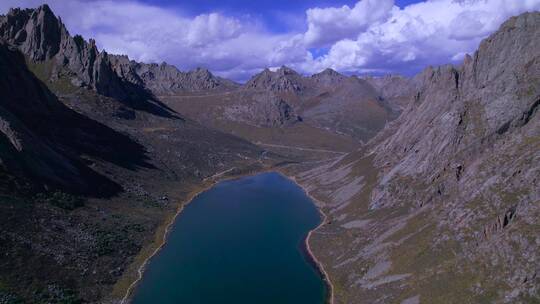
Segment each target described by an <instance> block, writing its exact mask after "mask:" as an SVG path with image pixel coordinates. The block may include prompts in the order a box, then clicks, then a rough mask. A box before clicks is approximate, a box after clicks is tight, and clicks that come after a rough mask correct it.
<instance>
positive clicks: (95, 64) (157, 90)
mask: <svg viewBox="0 0 540 304" xmlns="http://www.w3.org/2000/svg"><path fill="white" fill-rule="evenodd" d="M0 37H1V38H2V39H3V40H5V41H6V42H8V43H10V44H11V45H15V46H17V47H18V48H19V50H20V51H21V52H22V53H23V54H25V55H27V56H28V58H29V59H30V60H32V61H35V62H45V61H50V63H51V64H52V65H53V68H52V71H51V74H50V75H48V76H49V77H50V78H51V80H53V81H54V80H56V79H58V78H59V77H61V76H62V75H64V74H67V76H69V77H70V79H71V83H72V84H73V85H75V86H80V87H88V88H91V89H93V90H95V91H96V92H98V93H99V94H103V95H105V96H108V97H113V98H116V99H120V100H131V101H134V100H135V101H137V100H144V99H150V98H152V96H151V94H154V95H164V94H178V93H182V92H198V91H203V90H211V89H217V88H233V87H235V84H234V83H233V82H230V81H227V80H224V79H220V78H218V77H215V76H214V75H212V74H211V73H210V72H209V71H207V70H203V69H197V70H194V71H191V72H187V73H184V72H180V71H179V70H178V69H176V68H175V67H173V66H171V65H167V64H165V63H163V64H161V65H156V64H142V63H137V62H134V61H131V60H129V59H128V58H127V57H126V56H117V55H109V54H108V53H107V52H105V51H99V50H98V48H97V47H96V43H95V41H94V40H92V39H90V41H88V42H87V41H85V40H84V39H83V38H82V37H81V36H78V35H77V36H74V37H72V36H71V35H70V34H69V32H68V31H67V29H66V27H65V26H64V24H63V23H62V21H61V20H60V19H58V18H56V16H55V15H54V14H53V12H52V11H51V10H50V8H49V7H48V6H47V5H43V6H40V7H39V8H37V9H25V10H21V9H11V10H10V11H9V13H8V14H7V15H6V16H2V18H0Z"/></svg>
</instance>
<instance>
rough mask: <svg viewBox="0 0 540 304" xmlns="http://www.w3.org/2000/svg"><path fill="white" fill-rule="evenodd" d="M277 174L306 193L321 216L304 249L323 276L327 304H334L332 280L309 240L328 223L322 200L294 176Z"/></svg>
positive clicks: (308, 236)
mask: <svg viewBox="0 0 540 304" xmlns="http://www.w3.org/2000/svg"><path fill="white" fill-rule="evenodd" d="M277 172H278V173H280V174H281V175H283V176H285V177H286V178H287V179H289V180H291V181H293V182H294V183H295V184H296V185H297V186H298V187H300V188H301V189H302V190H303V191H304V193H305V194H306V196H307V197H309V199H311V200H312V201H313V202H314V204H315V206H316V208H317V210H318V211H319V214H320V215H321V223H320V224H319V225H318V226H317V227H315V228H314V229H312V230H310V231H309V232H308V235H307V237H306V239H305V241H304V247H305V251H306V253H307V256H308V258H309V259H310V262H311V263H312V264H313V265H314V267H315V268H316V269H317V271H318V272H319V274H320V275H321V276H322V278H323V281H324V283H325V284H326V287H327V290H328V294H327V295H326V300H325V302H326V303H327V304H334V285H333V284H332V281H331V280H330V276H329V275H328V272H326V270H325V269H324V264H323V263H322V262H321V261H319V260H318V259H317V257H316V256H315V254H314V253H313V250H312V249H311V246H310V244H309V240H310V238H311V236H312V235H313V233H314V232H316V231H317V230H318V229H319V228H321V227H322V226H324V225H325V224H326V223H327V219H328V217H327V216H326V214H325V213H324V212H323V211H322V206H323V204H322V202H321V201H320V200H318V199H316V198H315V197H313V196H312V195H311V194H310V193H309V191H308V190H307V189H306V187H305V186H303V185H302V184H300V183H299V182H298V181H297V180H296V178H295V177H294V176H290V175H287V174H286V173H284V172H280V171H277Z"/></svg>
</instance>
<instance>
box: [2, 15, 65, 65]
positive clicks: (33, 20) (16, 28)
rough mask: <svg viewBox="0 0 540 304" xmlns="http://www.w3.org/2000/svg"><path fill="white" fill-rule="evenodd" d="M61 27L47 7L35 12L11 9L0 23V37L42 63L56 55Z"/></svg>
mask: <svg viewBox="0 0 540 304" xmlns="http://www.w3.org/2000/svg"><path fill="white" fill-rule="evenodd" d="M63 27H64V26H63V24H62V23H61V21H59V20H57V19H56V17H55V16H54V14H53V13H52V11H51V9H50V8H49V7H48V6H47V5H43V6H41V7H40V8H38V9H36V10H33V9H27V10H21V9H11V10H10V11H9V13H8V14H7V16H5V17H4V20H2V22H1V23H0V37H1V38H2V39H4V40H6V41H10V42H13V43H14V44H15V45H18V46H19V48H20V49H21V51H22V52H23V53H25V54H27V55H28V56H29V57H30V58H31V59H33V60H40V61H42V60H47V59H51V58H52V57H53V56H54V55H56V54H57V53H58V51H59V46H60V41H61V29H62V28H63Z"/></svg>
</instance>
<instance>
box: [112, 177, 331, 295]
mask: <svg viewBox="0 0 540 304" xmlns="http://www.w3.org/2000/svg"><path fill="white" fill-rule="evenodd" d="M234 169H235V168H234V167H233V168H231V169H228V170H226V171H223V172H221V173H217V174H215V175H213V176H210V177H208V178H206V179H204V180H203V181H202V184H200V185H198V186H196V187H195V190H193V191H192V192H191V193H190V194H189V195H188V196H187V197H186V198H185V199H184V200H183V202H182V203H181V204H180V205H179V207H178V210H177V212H176V213H175V214H174V215H173V216H172V218H171V219H170V220H169V221H167V220H166V222H165V225H164V226H165V229H164V232H163V234H162V235H161V236H160V237H158V242H159V243H158V245H157V247H156V248H155V249H154V250H153V251H152V252H151V254H149V255H148V256H147V257H144V259H143V261H142V262H141V263H140V266H139V267H137V278H136V279H135V280H134V281H133V282H132V283H131V284H130V285H129V287H128V288H127V290H126V291H125V295H124V297H123V298H122V299H121V300H120V301H119V303H120V304H127V303H130V301H131V299H132V297H133V295H134V292H135V290H136V288H137V286H138V284H139V283H140V281H141V280H142V278H143V275H144V272H145V270H146V267H147V266H148V263H149V262H150V260H151V259H152V258H153V257H155V256H156V255H157V254H158V253H159V252H160V251H161V249H162V248H163V247H164V246H165V245H166V244H167V241H168V235H169V233H170V231H171V228H172V226H173V225H174V223H175V222H176V219H177V218H178V216H179V215H180V214H181V213H182V211H184V208H185V207H186V206H187V205H188V204H190V203H191V202H193V201H194V200H195V199H196V198H197V196H199V195H200V194H201V193H203V192H205V191H208V190H210V189H211V188H212V187H214V186H215V185H216V184H218V183H220V182H224V181H229V180H237V179H241V178H244V177H247V176H254V175H258V174H263V173H269V172H275V173H278V174H280V175H282V176H283V177H285V178H286V179H288V180H290V181H292V182H293V183H294V184H295V185H297V186H298V187H300V188H301V189H302V191H303V192H304V193H305V194H306V196H307V197H308V198H309V199H310V200H312V201H313V204H314V205H315V207H316V208H317V211H318V212H319V214H320V216H321V222H320V224H319V225H318V226H317V227H315V228H314V229H312V230H310V231H309V232H308V234H307V236H306V238H305V240H304V242H303V243H304V244H303V248H302V251H304V252H305V253H306V256H307V258H308V262H309V263H310V264H311V265H312V266H313V267H314V268H315V269H316V270H317V272H319V275H320V276H321V278H322V280H323V282H324V284H325V285H326V287H327V295H326V299H325V303H328V304H333V288H334V286H333V285H332V283H331V281H330V278H329V276H328V273H327V272H326V270H325V269H324V266H323V264H322V263H321V262H320V261H319V260H318V259H317V258H316V256H315V255H314V253H313V251H312V249H311V247H310V244H309V240H310V237H311V235H312V233H313V232H314V231H315V230H317V229H319V228H320V227H321V226H323V225H324V224H325V223H326V222H327V221H326V220H327V216H326V214H325V213H324V212H323V211H322V210H321V208H320V206H322V205H320V201H319V200H317V199H315V198H314V197H313V196H311V195H310V194H309V192H308V191H307V189H306V188H305V187H304V186H302V185H301V184H299V183H298V182H297V181H296V179H295V177H294V176H290V175H288V174H286V173H284V172H282V171H281V170H279V168H269V169H267V170H260V171H257V172H249V173H244V174H239V175H232V176H226V173H228V172H230V171H231V170H234ZM316 202H319V204H317V203H316Z"/></svg>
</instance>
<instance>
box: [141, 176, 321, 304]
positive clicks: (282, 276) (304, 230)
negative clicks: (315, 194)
mask: <svg viewBox="0 0 540 304" xmlns="http://www.w3.org/2000/svg"><path fill="white" fill-rule="evenodd" d="M320 221H321V217H320V214H319V213H318V211H317V209H316V207H315V205H314V204H313V202H312V201H311V200H310V199H309V197H307V196H306V194H305V193H304V191H303V190H302V189H301V188H299V187H298V186H297V185H296V184H295V183H293V182H292V181H290V180H288V179H286V178H285V177H283V176H281V175H279V174H277V173H264V174H259V175H256V176H251V177H245V178H241V179H237V180H229V181H224V182H220V183H218V184H216V185H215V186H214V187H212V188H211V189H210V190H208V191H205V192H203V193H201V194H200V195H198V196H197V197H196V198H195V199H194V200H193V201H192V202H191V203H190V204H188V205H187V206H186V207H185V209H184V210H183V211H182V213H181V214H180V215H179V216H178V217H177V219H176V221H175V223H174V225H173V227H172V230H171V232H170V234H169V237H168V239H167V243H166V245H165V246H164V247H163V249H162V250H161V251H160V252H159V253H158V254H157V255H156V256H154V257H153V258H152V259H151V261H150V263H149V264H148V266H147V268H146V271H145V273H144V275H143V279H142V280H141V282H140V284H139V286H138V287H137V290H136V291H135V294H134V298H133V303H135V304H154V303H160V304H169V303H170V304H172V303H174V304H214V303H216V304H217V303H219V304H228V303H231V304H233V303H234V304H287V303H291V304H293V303H294V304H322V303H324V302H325V299H326V293H327V291H326V286H325V284H324V281H323V278H322V277H321V275H320V274H319V272H318V271H317V269H316V268H315V267H314V265H313V263H311V261H310V260H309V257H308V256H306V254H305V246H304V241H305V238H306V236H307V234H308V232H309V231H310V230H312V229H314V228H315V227H317V225H318V224H319V223H320Z"/></svg>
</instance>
